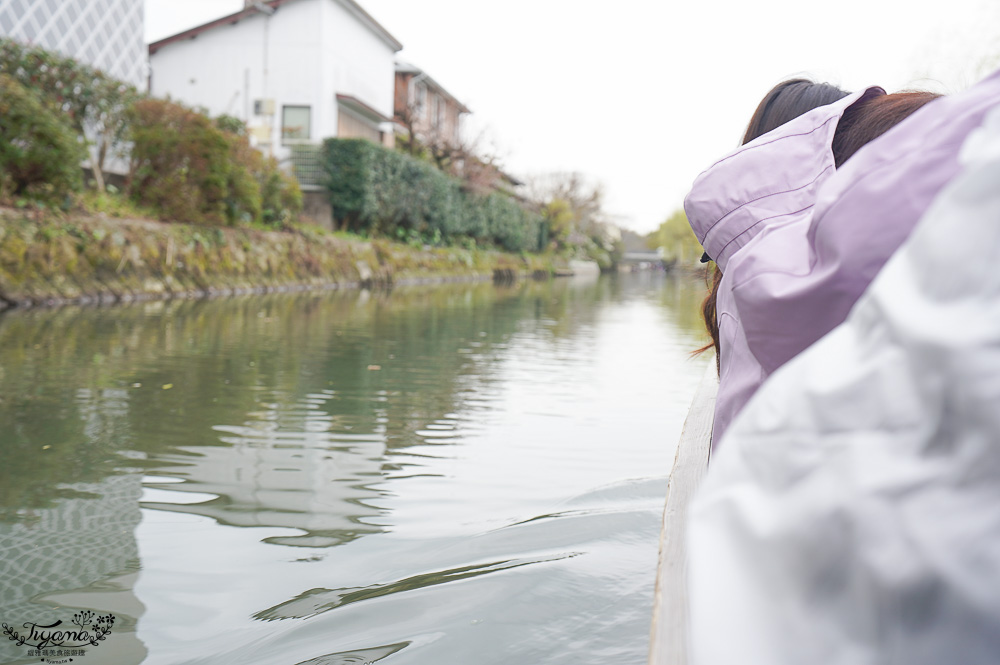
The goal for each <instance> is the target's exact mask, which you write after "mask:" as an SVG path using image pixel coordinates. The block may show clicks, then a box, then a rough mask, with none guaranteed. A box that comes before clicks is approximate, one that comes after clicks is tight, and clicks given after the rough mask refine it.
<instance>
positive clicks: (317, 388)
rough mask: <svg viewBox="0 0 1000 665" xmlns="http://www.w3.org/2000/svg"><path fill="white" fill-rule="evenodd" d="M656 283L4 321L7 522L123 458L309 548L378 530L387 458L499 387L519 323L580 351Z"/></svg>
mask: <svg viewBox="0 0 1000 665" xmlns="http://www.w3.org/2000/svg"><path fill="white" fill-rule="evenodd" d="M655 288H659V287H656V285H655V284H652V285H651V284H644V283H643V282H641V281H636V280H614V279H612V280H605V279H602V280H600V281H597V280H593V281H590V282H586V281H584V282H581V281H574V280H556V281H553V282H540V283H535V282H526V283H521V284H517V285H514V286H511V287H503V288H496V287H494V286H492V285H490V284H473V285H468V284H466V285H454V286H441V287H434V288H428V287H420V288H409V289H407V288H402V289H397V290H395V291H392V292H378V293H366V292H362V293H358V292H348V293H311V294H302V295H295V296H292V295H281V296H265V297H252V298H234V299H227V300H218V301H210V302H205V301H201V302H190V301H187V302H185V301H175V302H156V303H147V304H137V305H133V306H128V307H115V308H109V309H97V308H64V309H61V310H51V311H34V312H13V313H9V314H7V315H5V316H2V317H0V368H2V370H0V419H2V420H3V422H5V423H8V426H7V427H6V428H5V429H4V430H2V431H0V452H3V454H4V455H5V458H6V460H7V462H6V464H5V465H4V466H3V467H0V520H3V519H6V520H8V521H9V520H17V519H23V509H25V508H39V507H42V506H45V505H50V503H51V501H52V500H53V499H54V498H57V497H59V496H74V495H75V494H74V492H76V490H69V489H57V487H59V486H61V485H64V484H67V483H78V482H98V481H100V480H101V479H102V478H104V477H106V476H108V475H111V474H113V473H115V469H116V468H118V467H120V466H122V465H123V464H126V465H130V466H141V467H143V468H147V469H150V470H155V471H153V472H154V473H158V474H160V475H170V476H175V477H179V478H183V479H185V480H187V481H188V482H186V483H180V484H172V485H171V486H170V487H167V486H166V485H162V486H159V485H157V486H155V487H159V488H160V489H171V490H184V491H191V492H205V493H208V494H212V495H215V496H216V497H218V498H216V499H212V500H208V501H205V502H200V503H194V504H187V505H177V504H173V503H167V501H168V499H169V495H166V498H162V499H161V500H160V501H159V503H156V504H150V505H155V506H156V507H160V508H164V509H166V508H168V507H169V509H171V510H183V511H185V512H196V513H199V514H204V515H207V516H210V517H213V518H214V519H217V520H219V521H220V522H224V523H227V524H236V525H248V526H249V525H268V526H287V527H295V528H299V529H301V530H303V531H304V532H305V534H306V535H304V536H301V537H299V538H298V539H296V538H294V537H292V541H295V543H296V544H302V545H310V544H312V545H324V544H334V543H335V542H342V541H344V540H349V539H351V538H354V537H357V536H358V535H361V534H363V533H368V532H371V531H373V530H378V527H376V526H373V523H374V522H376V521H377V520H373V519H372V518H374V517H376V516H377V515H378V512H379V509H378V505H379V497H380V493H379V490H378V489H375V486H376V484H377V483H378V482H379V481H380V480H382V479H383V477H384V476H386V475H390V474H392V473H394V472H397V471H399V469H398V468H397V467H394V466H393V465H391V464H389V463H387V462H386V459H385V453H386V451H387V450H392V449H396V448H400V447H407V446H411V445H414V444H421V443H438V444H440V443H444V442H447V441H448V440H449V439H448V436H449V435H454V432H450V431H449V430H453V429H454V428H455V427H457V426H458V424H457V423H456V422H455V421H454V420H452V419H450V416H451V414H453V413H455V412H456V411H457V410H459V407H460V406H461V404H462V403H463V401H464V400H466V399H469V398H470V397H475V396H476V395H477V394H482V393H484V392H489V390H490V385H489V384H490V381H491V379H490V375H491V371H490V370H489V367H490V366H491V365H492V364H494V363H496V362H498V360H499V359H500V358H502V357H503V355H504V354H505V353H506V351H505V349H506V348H507V347H508V346H509V345H510V344H517V343H519V340H518V337H517V333H518V332H519V331H521V330H524V326H530V327H532V328H533V329H534V330H537V329H538V328H539V327H543V328H544V329H545V330H546V331H547V334H548V335H550V336H551V339H552V340H554V341H555V342H558V341H559V340H560V339H571V338H573V337H574V336H577V335H581V334H586V332H587V330H588V329H590V328H592V327H593V325H594V324H595V323H596V319H597V317H598V316H599V315H600V314H599V311H600V308H599V307H595V306H594V303H595V302H597V303H607V302H611V301H615V300H621V299H622V298H623V297H629V296H630V294H631V291H630V289H632V290H634V289H652V290H653V291H655ZM698 288H699V287H697V285H696V286H695V289H694V290H692V289H690V288H687V287H683V288H682V287H680V286H678V287H676V288H665V289H662V294H663V295H662V298H663V304H664V306H665V307H666V308H667V309H669V310H670V311H671V312H673V313H674V317H675V318H676V319H678V320H679V321H681V322H683V321H685V320H687V319H693V318H694V317H695V316H696V315H695V314H692V315H691V316H689V317H687V318H685V317H686V316H687V315H684V314H683V313H684V312H687V311H688V310H692V311H694V310H696V304H697V300H698V298H699V297H700V296H699V295H689V294H693V293H696V291H697V290H698ZM653 291H651V292H653ZM692 304H694V305H695V306H694V307H692V306H691V305H692ZM681 325H682V327H686V326H683V323H682V324H681ZM697 325H700V323H699V324H697ZM691 326H692V327H695V328H696V327H697V326H696V325H695V324H691ZM46 446H47V448H46ZM120 451H129V454H128V455H127V458H128V459H127V460H125V461H124V462H123V459H122V456H121V455H120V454H119V452H120ZM136 457H138V458H139V459H135V458H136Z"/></svg>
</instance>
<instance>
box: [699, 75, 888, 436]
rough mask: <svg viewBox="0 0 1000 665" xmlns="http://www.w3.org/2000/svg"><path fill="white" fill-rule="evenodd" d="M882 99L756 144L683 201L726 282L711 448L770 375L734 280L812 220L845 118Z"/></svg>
mask: <svg viewBox="0 0 1000 665" xmlns="http://www.w3.org/2000/svg"><path fill="white" fill-rule="evenodd" d="M883 94H885V91H884V90H882V89H881V88H868V89H867V90H865V91H864V92H858V93H855V94H853V95H848V96H847V97H845V98H843V99H841V100H838V101H836V102H834V103H832V104H828V105H826V106H821V107H819V108H817V109H813V110H812V111H810V112H808V113H806V114H804V115H801V116H799V117H798V118H795V119H794V120H791V121H790V122H787V123H785V124H784V125H781V126H780V127H778V128H777V129H775V130H773V131H771V132H768V133H767V134H764V135H763V136H760V137H758V138H757V139H754V140H753V141H751V142H750V143H747V144H746V145H744V146H741V147H740V148H738V149H737V150H736V151H734V152H732V153H731V154H729V155H727V156H726V157H723V158H722V159H721V160H719V161H718V162H716V163H715V164H713V165H712V166H711V167H709V168H708V169H707V170H706V171H705V172H704V173H702V174H701V175H700V176H698V178H697V179H696V180H695V182H694V185H693V187H692V189H691V192H690V193H689V194H688V196H687V198H686V199H685V201H684V210H685V212H686V213H687V217H688V221H689V222H690V224H691V228H692V229H693V230H694V232H695V235H697V237H698V240H699V241H700V242H701V244H702V246H703V247H704V248H705V251H706V252H707V253H708V255H709V256H710V257H712V258H713V259H714V260H715V262H716V264H718V266H719V268H721V269H722V271H723V275H724V276H723V279H722V283H721V284H720V287H719V291H718V297H717V301H716V309H717V315H718V317H717V318H718V322H719V349H717V351H718V354H719V365H720V369H721V372H720V385H719V393H718V396H717V399H716V409H715V429H714V433H713V444H717V443H718V442H719V440H720V439H721V438H722V435H723V433H724V432H725V429H726V427H728V425H729V422H730V421H731V420H732V419H733V418H734V417H735V416H736V414H737V413H738V412H739V410H740V409H741V408H743V405H744V404H746V402H747V400H748V399H750V397H751V396H752V395H753V393H754V392H755V391H756V390H757V388H758V387H759V386H760V384H761V383H762V382H763V381H764V378H765V377H766V376H767V373H766V372H765V371H764V370H763V368H762V367H761V364H760V363H759V362H758V361H757V360H756V359H755V358H754V355H753V352H752V351H751V349H750V348H749V347H748V345H747V335H746V334H745V332H744V325H743V323H742V321H741V316H740V315H741V314H742V309H740V310H738V308H737V304H736V303H735V302H734V300H733V289H734V286H735V285H736V282H734V281H733V275H734V274H736V273H737V271H738V269H739V268H740V266H741V265H742V264H745V263H749V264H750V265H751V266H753V265H755V264H757V263H758V258H759V254H760V252H759V251H758V250H757V249H756V248H755V247H756V246H757V245H759V244H760V242H761V239H762V237H763V236H764V235H766V234H767V233H768V232H769V230H771V229H774V228H779V227H783V226H788V225H794V224H799V225H801V223H802V222H803V221H804V220H807V219H808V216H809V214H810V212H811V210H812V206H813V204H814V203H815V201H816V193H817V189H818V188H819V187H820V185H822V184H823V183H824V182H826V180H828V179H829V178H830V177H831V176H832V175H833V174H834V171H835V166H834V159H833V151H832V150H831V144H832V143H833V134H834V132H835V131H836V129H837V123H838V121H839V120H840V117H841V116H842V115H843V113H844V111H845V110H847V109H848V108H849V107H850V106H851V105H852V104H854V103H855V102H857V101H858V100H860V99H862V98H866V97H870V96H875V95H883ZM799 251H800V254H802V255H803V256H804V255H805V252H804V250H801V249H800V250H799ZM764 258H765V259H766V258H768V257H767V256H765V257H764ZM750 270H753V268H752V267H751V268H750ZM739 272H741V273H745V272H746V271H745V270H739Z"/></svg>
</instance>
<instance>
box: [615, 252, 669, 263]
mask: <svg viewBox="0 0 1000 665" xmlns="http://www.w3.org/2000/svg"><path fill="white" fill-rule="evenodd" d="M621 263H627V264H630V265H634V264H637V263H652V264H662V263H663V250H655V251H652V250H651V251H645V252H642V251H633V252H625V254H624V255H622V259H621Z"/></svg>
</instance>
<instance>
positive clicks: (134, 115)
mask: <svg viewBox="0 0 1000 665" xmlns="http://www.w3.org/2000/svg"><path fill="white" fill-rule="evenodd" d="M129 119H130V125H131V130H132V131H131V137H132V143H133V146H132V157H131V165H130V169H129V187H128V188H129V194H130V196H131V197H132V199H133V200H135V201H136V202H137V203H139V204H140V205H148V206H152V207H154V208H156V209H157V210H160V211H161V212H162V213H163V214H164V215H165V216H166V217H167V218H169V219H172V220H177V221H185V222H191V223H197V224H205V223H208V224H222V223H225V222H227V221H232V220H233V219H234V218H235V216H236V211H237V209H239V208H251V209H252V208H253V202H252V201H250V202H245V201H244V202H242V205H240V204H238V203H236V202H234V201H233V200H232V199H231V198H230V188H231V181H232V177H231V173H230V170H231V167H232V163H231V162H230V160H229V155H230V142H229V139H228V137H227V134H226V133H225V132H223V131H222V130H221V129H219V128H218V127H216V126H215V124H214V123H213V122H212V121H211V120H210V119H209V118H208V117H207V116H205V115H203V114H201V113H198V112H196V111H193V110H191V109H189V108H186V107H184V106H181V105H180V104H175V103H173V102H170V101H165V100H160V99H146V100H142V101H140V102H138V103H137V104H135V105H134V106H133V107H132V109H131V112H130V118H129ZM237 179H239V178H237ZM258 208H259V203H258Z"/></svg>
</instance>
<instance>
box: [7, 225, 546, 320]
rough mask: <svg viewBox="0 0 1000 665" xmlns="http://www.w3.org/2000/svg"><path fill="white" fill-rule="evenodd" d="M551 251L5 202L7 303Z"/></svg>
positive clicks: (448, 271) (361, 275)
mask: <svg viewBox="0 0 1000 665" xmlns="http://www.w3.org/2000/svg"><path fill="white" fill-rule="evenodd" d="M558 267H559V266H557V265H555V264H554V261H553V259H551V258H549V259H546V258H535V257H532V258H528V259H526V258H522V257H519V256H514V255H510V254H504V253H501V252H493V251H486V250H467V249H461V248H454V247H452V248H444V249H441V248H419V247H411V246H408V245H401V244H398V243H391V242H388V241H385V240H373V241H367V240H363V239H359V238H353V237H349V236H344V235H339V234H330V233H326V232H323V231H321V230H319V229H316V230H313V229H312V228H310V227H302V228H300V229H296V230H294V231H263V230H258V229H243V228H218V227H205V226H192V225H187V224H168V223H162V222H154V221H149V220H140V219H136V220H128V219H108V218H104V217H101V216H69V217H58V218H57V217H49V216H46V217H37V216H35V215H34V213H26V212H24V211H19V210H10V209H0V308H3V307H11V306H15V307H25V306H34V305H55V304H65V303H90V302H98V303H111V302H128V301H132V300H142V299H155V298H200V297H207V296H213V295H228V294H238V293H264V292H272V291H295V290H305V289H323V288H326V289H333V288H346V287H352V286H371V285H386V286H388V285H391V284H403V283H414V282H436V281H450V280H456V281H457V280H478V279H491V278H492V277H494V275H496V274H498V272H499V273H501V274H504V275H510V276H515V275H517V276H520V275H531V274H535V275H536V276H537V275H538V274H545V275H548V274H553V273H554V272H555V271H556V269H557V268H558Z"/></svg>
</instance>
